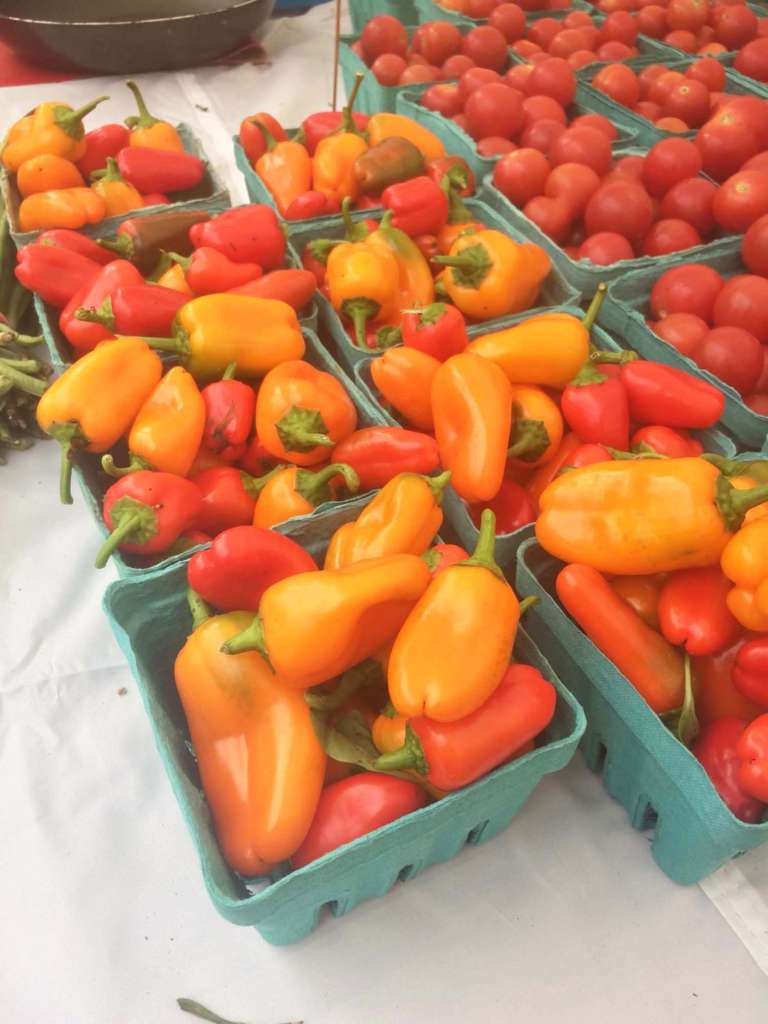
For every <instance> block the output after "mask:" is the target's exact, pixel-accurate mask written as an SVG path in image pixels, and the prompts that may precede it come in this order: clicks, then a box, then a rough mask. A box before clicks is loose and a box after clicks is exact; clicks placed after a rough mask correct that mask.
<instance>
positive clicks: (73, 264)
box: [14, 242, 101, 309]
mask: <svg viewBox="0 0 768 1024" xmlns="http://www.w3.org/2000/svg"><path fill="white" fill-rule="evenodd" d="M17 259H18V263H17V264H16V268H15V271H14V272H15V274H16V279H17V281H19V283H20V284H22V285H24V287H25V288H28V289H29V290H30V291H33V292H35V293H36V294H37V295H39V296H40V298H41V299H42V300H43V302H48V303H50V305H52V306H55V307H56V308H57V309H62V308H63V307H64V306H66V304H67V303H68V302H69V300H70V299H71V298H72V296H73V295H74V294H75V293H76V292H78V291H80V290H81V289H83V288H87V287H88V285H89V284H90V282H91V281H92V280H93V279H94V278H95V277H96V276H97V275H98V274H99V272H100V270H101V266H100V265H99V264H98V263H96V262H94V260H91V259H88V258H87V257H86V256H81V255H80V253H77V252H72V250H70V249H62V248H60V247H59V246H55V245H41V244H40V243H39V242H38V243H35V244H33V245H25V246H24V248H23V249H20V250H19V253H18V256H17Z"/></svg>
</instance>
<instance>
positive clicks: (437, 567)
mask: <svg viewBox="0 0 768 1024" xmlns="http://www.w3.org/2000/svg"><path fill="white" fill-rule="evenodd" d="M421 557H422V558H423V559H424V561H425V562H426V563H427V565H428V566H429V571H430V572H431V573H432V576H433V577H434V576H439V575H440V573H441V572H445V570H446V569H450V567H451V566H452V565H458V564H459V562H466V561H467V559H468V558H469V557H470V555H469V552H468V551H465V550H464V548H460V547H459V545H458V544H433V545H432V547H431V548H430V549H429V551H425V552H424V554H423V555H422V556H421Z"/></svg>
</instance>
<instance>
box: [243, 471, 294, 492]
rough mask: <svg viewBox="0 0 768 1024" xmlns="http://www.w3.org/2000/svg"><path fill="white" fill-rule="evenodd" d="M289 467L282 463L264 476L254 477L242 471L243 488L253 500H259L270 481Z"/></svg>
mask: <svg viewBox="0 0 768 1024" xmlns="http://www.w3.org/2000/svg"><path fill="white" fill-rule="evenodd" d="M287 468H288V467H287V466H285V465H283V464H282V463H281V464H280V465H279V466H275V467H274V468H273V469H270V470H269V471H268V472H267V473H265V474H264V475H263V476H252V475H251V474H250V473H246V472H245V470H241V471H240V479H241V480H242V482H243V487H244V488H245V490H246V491H247V493H248V494H249V495H250V496H251V497H252V498H258V496H259V495H260V494H261V492H262V491H263V490H264V488H265V487H266V485H267V484H268V483H269V481H270V480H271V479H272V478H273V477H275V476H277V474H278V473H282V472H283V471H284V470H285V469H287Z"/></svg>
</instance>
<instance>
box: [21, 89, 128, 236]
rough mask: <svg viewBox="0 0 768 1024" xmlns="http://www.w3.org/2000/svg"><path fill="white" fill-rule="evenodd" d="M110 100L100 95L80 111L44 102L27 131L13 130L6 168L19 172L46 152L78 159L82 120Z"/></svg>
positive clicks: (83, 151) (61, 104)
mask: <svg viewBox="0 0 768 1024" xmlns="http://www.w3.org/2000/svg"><path fill="white" fill-rule="evenodd" d="M107 99H109V97H108V96H100V97H99V98H98V99H95V100H92V101H91V102H90V103H86V104H85V105H84V106H82V107H79V108H78V109H77V110H73V109H72V108H71V107H70V106H69V105H68V104H66V103H41V104H40V105H39V106H38V107H36V108H35V111H34V113H33V114H32V115H31V117H30V120H29V121H28V122H26V119H25V128H24V130H17V131H16V132H14V130H13V128H12V129H11V132H10V133H9V136H8V140H7V142H6V143H5V145H4V146H3V152H2V160H3V166H4V167H5V169H6V170H7V171H18V169H19V167H20V166H21V164H23V163H24V161H25V160H29V159H30V158H31V157H34V156H41V155H42V154H44V153H52V154H54V155H55V156H62V157H64V158H65V159H66V160H79V159H80V157H81V156H83V154H84V153H85V142H84V141H83V137H84V135H85V129H84V128H83V119H84V118H85V116H86V115H87V114H90V112H91V111H92V110H94V109H95V108H96V107H97V106H98V105H99V103H103V102H104V101H105V100H107ZM54 226H55V225H51V227H54ZM64 226H65V225H64Z"/></svg>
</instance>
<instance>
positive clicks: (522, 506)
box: [469, 477, 536, 535]
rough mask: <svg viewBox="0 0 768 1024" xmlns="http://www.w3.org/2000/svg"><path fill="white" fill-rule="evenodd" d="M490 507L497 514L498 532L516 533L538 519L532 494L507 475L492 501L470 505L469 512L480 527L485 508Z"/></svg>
mask: <svg viewBox="0 0 768 1024" xmlns="http://www.w3.org/2000/svg"><path fill="white" fill-rule="evenodd" d="M486 508H489V509H490V510H491V512H493V514H494V515H495V516H496V533H497V535H501V534H504V533H514V532H515V530H519V529H520V528H521V527H523V526H527V524H528V523H532V522H533V521H534V520H535V519H536V506H535V505H534V502H533V499H532V498H531V496H530V494H528V492H527V491H526V489H525V488H524V487H522V486H521V485H520V484H519V483H517V481H515V480H512V479H510V478H509V477H505V478H504V479H503V480H502V481H501V487H500V488H499V492H498V494H497V495H496V496H495V497H494V498H491V500H490V501H485V502H481V503H480V504H479V505H470V507H469V514H470V516H471V518H472V522H473V523H474V524H475V526H477V527H479V526H480V523H481V520H482V515H483V510H484V509H486Z"/></svg>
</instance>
